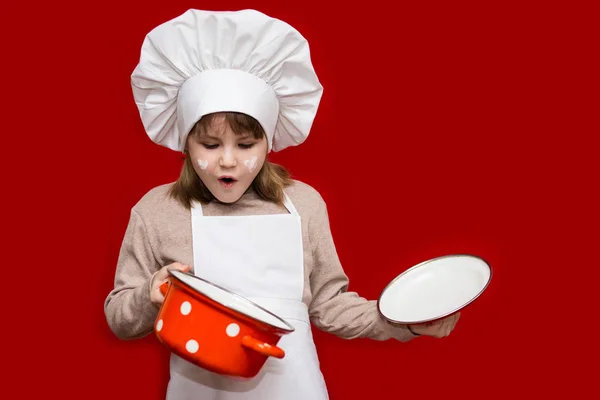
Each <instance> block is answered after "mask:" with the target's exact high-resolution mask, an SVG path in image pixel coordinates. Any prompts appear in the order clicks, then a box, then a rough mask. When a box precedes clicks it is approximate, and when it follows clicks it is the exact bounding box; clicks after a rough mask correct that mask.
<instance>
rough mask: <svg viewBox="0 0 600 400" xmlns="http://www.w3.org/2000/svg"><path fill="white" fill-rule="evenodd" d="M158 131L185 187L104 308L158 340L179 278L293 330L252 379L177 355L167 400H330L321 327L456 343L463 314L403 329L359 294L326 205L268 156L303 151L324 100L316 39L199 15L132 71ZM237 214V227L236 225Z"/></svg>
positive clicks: (126, 256) (155, 205)
mask: <svg viewBox="0 0 600 400" xmlns="http://www.w3.org/2000/svg"><path fill="white" fill-rule="evenodd" d="M132 86H133V94H134V98H135V101H136V104H137V105H138V108H139V110H140V115H141V119H142V122H143V124H144V127H145V129H146V132H147V133H148V135H149V137H150V138H151V139H152V140H153V141H154V142H156V143H157V144H160V145H163V146H166V147H168V148H170V149H173V150H176V151H181V152H183V153H184V154H185V161H184V165H183V168H182V171H181V175H180V177H179V179H178V180H177V181H176V182H174V183H170V184H165V185H161V186H158V187H156V188H154V189H152V190H150V191H149V192H148V193H147V194H146V195H145V196H143V198H142V199H141V200H140V201H139V202H138V203H137V204H136V205H135V206H134V207H133V209H132V211H131V217H130V221H129V224H128V227H127V230H126V233H125V237H124V239H123V244H122V247H121V251H120V254H119V260H118V265H117V269H116V276H115V286H114V289H113V290H112V291H111V292H110V293H109V295H108V297H107V299H106V302H105V313H106V318H107V320H108V323H109V326H110V328H111V329H112V331H113V332H114V333H115V334H116V335H117V336H118V337H119V338H122V339H132V338H139V337H143V336H146V335H148V334H149V333H151V332H152V329H153V323H154V320H155V318H156V315H157V313H158V310H159V307H160V305H161V303H162V301H163V300H164V299H163V296H162V294H161V293H160V290H159V286H160V285H161V284H162V283H163V282H164V281H165V280H166V279H167V277H168V271H167V270H168V269H170V268H174V269H178V270H181V271H191V272H193V273H194V274H197V275H198V276H200V277H202V278H203V279H206V280H208V281H212V282H213V283H215V284H217V285H220V286H223V287H225V288H227V289H229V290H231V291H233V292H236V293H238V294H240V295H242V296H244V297H246V298H248V299H250V300H252V301H254V302H255V303H257V304H258V305H260V306H262V307H264V308H266V309H268V310H270V311H271V312H273V313H275V314H276V315H278V316H280V317H281V318H284V319H285V320H287V321H288V322H289V323H291V324H292V325H293V326H294V328H295V331H294V332H293V334H288V335H285V336H284V337H283V338H282V339H281V341H280V346H281V347H282V348H283V349H285V352H286V356H285V358H284V359H281V360H279V359H273V358H270V359H269V360H268V361H267V363H266V364H265V366H264V367H263V369H262V370H261V372H260V373H259V375H258V376H256V377H255V378H253V379H250V380H246V381H240V380H235V379H232V378H229V377H226V376H222V375H218V374H214V373H212V372H209V371H206V370H204V369H201V368H199V367H197V366H194V365H192V364H191V363H188V362H187V361H185V360H183V359H181V358H180V357H178V356H176V355H175V354H172V355H171V361H170V371H171V373H170V381H169V385H168V389H167V399H172V400H176V399H177V400H180V399H222V400H229V399H261V400H270V399H282V398H286V399H311V400H325V399H328V395H327V389H326V385H325V382H324V380H323V376H322V374H321V371H320V369H319V361H318V357H317V352H316V349H315V346H314V343H313V338H312V334H311V329H310V324H311V323H312V324H314V325H315V326H316V327H318V328H319V329H322V330H324V331H327V332H331V333H333V334H335V335H337V336H339V337H342V338H346V339H353V338H359V337H363V338H372V339H374V340H387V339H390V338H394V339H396V340H399V341H408V340H410V339H412V338H414V337H416V336H417V335H429V336H434V337H444V336H447V335H448V334H449V333H450V332H451V331H452V330H453V328H454V325H455V324H456V320H457V319H458V315H455V316H452V317H449V318H447V319H445V320H442V321H439V322H436V323H434V324H429V325H418V326H412V327H411V326H392V325H390V324H388V323H386V321H385V320H384V319H383V318H381V317H380V315H379V313H378V311H377V307H376V302H375V301H373V300H371V301H369V300H366V299H364V298H362V297H359V296H358V295H357V294H356V293H354V292H349V291H348V290H347V288H348V278H347V276H346V275H345V273H344V271H343V269H342V266H341V265H340V262H339V259H338V256H337V254H336V250H335V246H334V242H333V239H332V236H331V231H330V228H329V221H328V217H327V209H326V205H325V202H324V201H323V199H322V197H321V196H320V195H319V193H318V192H317V191H315V190H314V189H313V188H312V187H310V186H309V185H307V184H305V183H302V182H299V181H297V180H293V179H292V178H291V177H290V175H289V174H288V172H287V171H286V170H285V169H284V168H283V167H281V166H278V165H275V164H273V163H270V162H269V161H268V160H267V154H268V153H269V152H270V151H279V150H282V149H284V148H286V147H289V146H293V145H298V144H300V143H302V142H303V141H304V140H305V139H306V137H307V136H308V133H309V131H310V128H311V126H312V122H313V120H314V117H315V115H316V111H317V108H318V105H319V102H320V98H321V95H322V86H321V84H320V83H319V81H318V79H317V76H316V74H315V72H314V70H313V67H312V64H311V60H310V54H309V49H308V44H307V42H306V40H305V39H304V38H303V37H302V36H301V35H300V34H299V33H298V32H297V31H296V30H295V29H293V28H292V27H291V26H289V25H288V24H286V23H284V22H282V21H279V20H276V19H273V18H270V17H268V16H266V15H264V14H262V13H259V12H257V11H252V10H243V11H238V12H206V11H199V10H188V11H187V12H186V13H184V14H183V15H181V16H179V17H177V18H175V19H173V20H171V21H168V22H166V23H164V24H162V25H160V26H158V27H157V28H155V29H154V30H152V31H151V32H150V33H149V34H148V35H147V36H146V39H145V41H144V43H143V46H142V52H141V57H140V62H139V64H138V66H137V67H136V69H135V70H134V72H133V74H132ZM232 217H234V218H232Z"/></svg>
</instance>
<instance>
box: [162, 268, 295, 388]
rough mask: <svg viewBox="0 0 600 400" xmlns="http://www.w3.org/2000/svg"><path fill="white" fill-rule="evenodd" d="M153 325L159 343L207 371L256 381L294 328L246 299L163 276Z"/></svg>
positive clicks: (176, 274)
mask: <svg viewBox="0 0 600 400" xmlns="http://www.w3.org/2000/svg"><path fill="white" fill-rule="evenodd" d="M169 273H170V276H169V280H168V281H167V282H165V283H164V284H163V285H162V286H161V287H160V290H161V292H162V293H163V295H164V296H165V300H164V303H163V304H162V306H161V308H160V310H159V313H158V316H157V318H156V321H155V324H154V331H155V333H156V335H157V337H158V339H159V340H160V342H162V343H163V344H165V345H166V346H167V347H168V348H170V349H171V351H173V352H174V353H175V354H177V355H178V356H180V357H182V358H184V359H186V360H188V361H189V362H191V363H193V364H196V365H198V366H200V367H202V368H205V369H207V370H210V371H213V372H216V373H219V374H222V375H230V376H236V377H242V378H251V377H253V376H256V374H258V372H259V371H260V369H261V368H262V366H263V365H264V363H265V362H266V361H267V359H268V358H269V357H276V358H283V357H284V356H285V353H284V351H283V350H282V349H281V348H279V347H277V343H278V342H279V340H280V339H281V336H282V335H285V334H288V333H291V332H293V331H294V327H292V326H291V325H290V324H288V323H287V322H285V321H284V320H283V319H281V318H279V317H278V316H277V315H275V314H273V313H271V312H269V311H267V310H265V309H264V308H262V307H260V306H258V305H257V304H255V303H253V302H251V301H250V300H248V299H246V298H244V297H242V296H239V295H237V294H235V293H233V292H231V291H228V290H227V289H224V288H222V287H220V286H217V285H215V284H213V283H211V282H209V281H206V280H204V279H201V278H199V277H197V276H195V275H193V274H190V273H185V272H180V271H176V270H170V271H169Z"/></svg>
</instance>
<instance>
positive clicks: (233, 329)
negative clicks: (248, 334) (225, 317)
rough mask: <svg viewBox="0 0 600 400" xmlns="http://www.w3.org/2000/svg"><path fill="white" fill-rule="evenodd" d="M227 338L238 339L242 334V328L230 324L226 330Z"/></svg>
mask: <svg viewBox="0 0 600 400" xmlns="http://www.w3.org/2000/svg"><path fill="white" fill-rule="evenodd" d="M225 332H226V333H227V336H229V337H236V336H237V335H239V333H240V326H239V325H238V324H229V325H227V328H226V329H225Z"/></svg>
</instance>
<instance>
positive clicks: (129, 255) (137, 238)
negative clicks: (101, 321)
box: [104, 210, 160, 339]
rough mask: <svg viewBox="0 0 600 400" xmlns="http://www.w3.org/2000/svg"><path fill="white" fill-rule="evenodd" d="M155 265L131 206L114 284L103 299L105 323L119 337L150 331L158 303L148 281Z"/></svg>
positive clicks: (137, 217) (140, 222)
mask: <svg viewBox="0 0 600 400" xmlns="http://www.w3.org/2000/svg"><path fill="white" fill-rule="evenodd" d="M159 268H160V267H159V265H158V262H157V261H156V259H155V257H154V254H153V252H152V247H151V245H150V242H149V238H148V235H147V231H146V227H145V225H144V221H143V220H142V218H141V217H140V215H139V214H138V213H137V212H136V211H135V210H132V211H131V216H130V220H129V224H128V226H127V229H126V231H125V236H124V238H123V242H122V245H121V249H120V253H119V258H118V262H117V268H116V272H115V280H114V288H113V290H111V292H110V293H109V294H108V296H107V298H106V300H105V303H104V313H105V315H106V319H107V322H108V325H109V327H110V329H111V330H112V331H113V332H114V333H115V335H116V336H117V337H119V338H120V339H135V338H139V337H143V336H146V335H148V334H149V333H150V332H151V331H152V329H153V324H154V320H155V318H156V315H157V314H158V307H157V306H155V305H154V304H152V303H151V302H150V281H151V279H152V276H153V274H154V273H156V271H158V269H159Z"/></svg>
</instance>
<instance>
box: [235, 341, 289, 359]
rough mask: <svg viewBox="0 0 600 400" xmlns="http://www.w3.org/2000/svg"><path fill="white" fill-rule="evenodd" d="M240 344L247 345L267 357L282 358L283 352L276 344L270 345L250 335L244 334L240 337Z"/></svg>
mask: <svg viewBox="0 0 600 400" xmlns="http://www.w3.org/2000/svg"><path fill="white" fill-rule="evenodd" d="M242 346H244V347H247V348H249V349H251V350H254V351H256V352H257V353H260V354H262V355H263V356H267V357H275V358H283V357H284V356H285V352H284V351H283V350H281V349H280V348H279V347H277V346H273V345H270V344H269V343H265V342H262V341H260V340H258V339H255V338H253V337H252V336H244V337H243V338H242Z"/></svg>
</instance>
